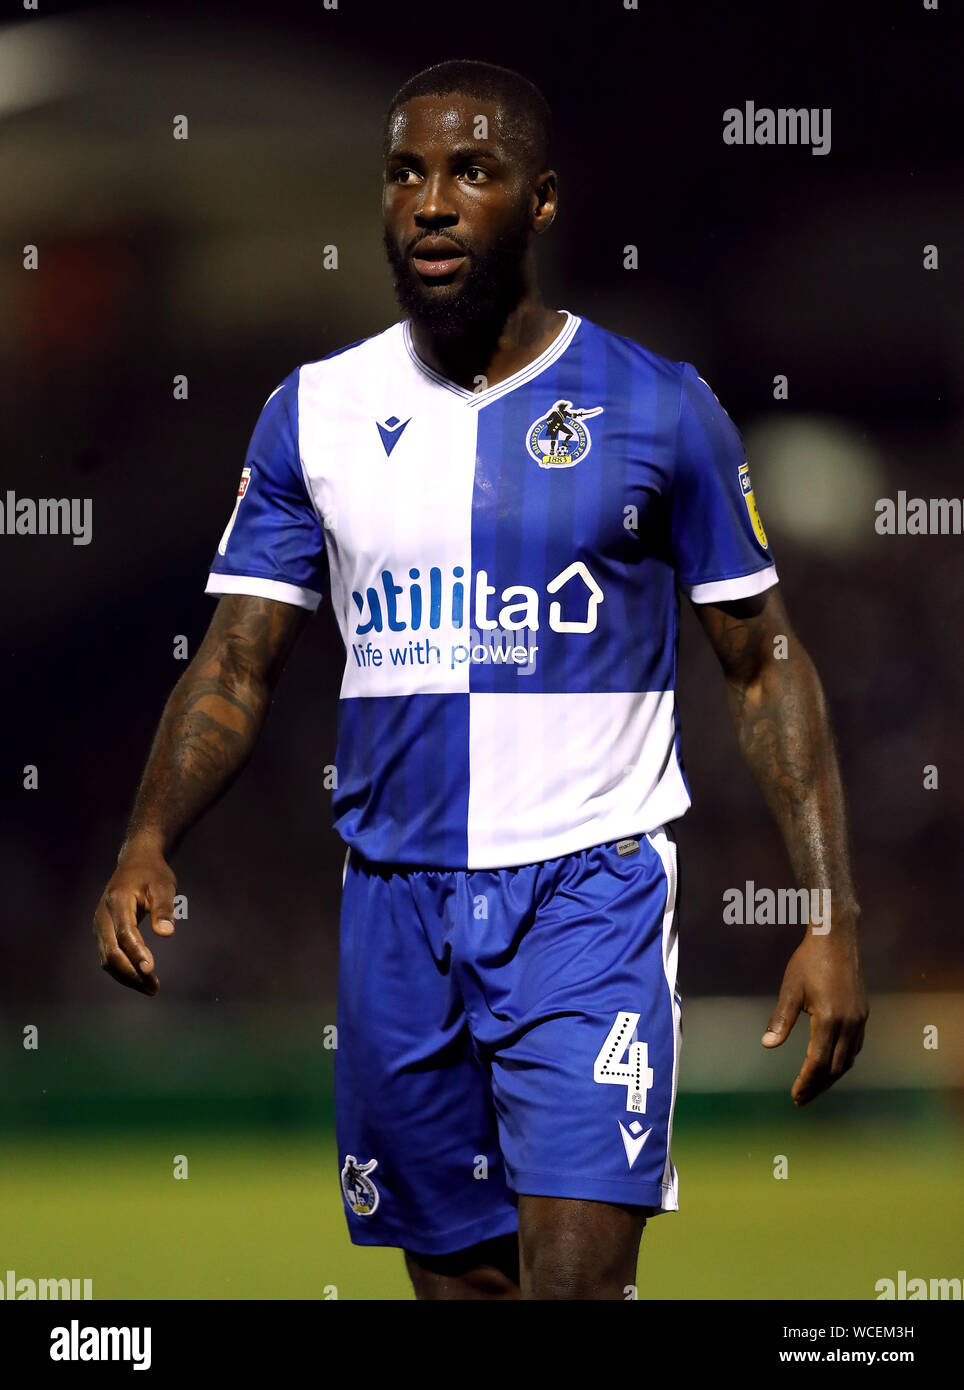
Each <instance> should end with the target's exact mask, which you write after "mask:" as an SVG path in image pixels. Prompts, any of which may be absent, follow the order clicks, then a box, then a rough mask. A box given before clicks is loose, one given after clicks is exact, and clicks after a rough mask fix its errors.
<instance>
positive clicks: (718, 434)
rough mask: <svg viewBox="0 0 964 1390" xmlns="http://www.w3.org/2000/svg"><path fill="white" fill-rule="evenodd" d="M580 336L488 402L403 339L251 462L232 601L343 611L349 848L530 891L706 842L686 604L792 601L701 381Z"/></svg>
mask: <svg viewBox="0 0 964 1390" xmlns="http://www.w3.org/2000/svg"><path fill="white" fill-rule="evenodd" d="M562 317H563V319H564V321H563V324H562V327H561V330H560V332H559V334H558V336H557V338H556V339H555V340H554V342H553V343H551V344H550V346H549V347H548V348H547V349H546V350H545V352H543V353H542V354H541V355H540V356H539V357H538V358H536V359H535V360H534V361H533V362H531V363H529V365H528V366H526V367H524V368H522V369H521V370H520V371H518V372H516V373H515V374H514V375H513V376H511V377H509V378H508V379H507V380H505V381H502V382H499V383H498V384H497V385H495V386H491V387H488V388H487V389H484V390H479V391H476V392H471V391H467V390H465V389H463V388H462V387H460V386H458V385H456V384H455V383H453V382H451V381H448V380H446V379H445V378H444V377H442V376H440V375H439V374H438V373H437V372H435V371H433V370H432V369H431V368H430V367H429V366H427V365H426V364H425V363H423V362H422V361H421V360H420V359H419V357H418V356H417V354H416V352H415V349H414V346H413V342H412V336H411V330H410V326H409V324H408V322H407V321H403V322H401V323H396V324H394V325H393V326H392V327H391V328H389V329H387V330H386V331H385V332H383V333H380V334H378V335H377V336H375V337H372V338H368V339H365V340H364V341H362V342H360V343H357V344H354V345H353V346H351V347H349V348H346V349H344V350H342V351H341V352H338V353H334V354H332V355H331V356H329V357H326V358H323V359H322V360H321V361H319V362H312V363H308V364H306V365H304V366H302V367H299V368H298V369H296V370H295V371H294V372H292V373H291V375H290V376H288V377H286V379H285V380H284V381H283V382H282V384H281V385H280V386H279V387H278V388H277V390H275V391H274V392H273V393H272V395H271V396H269V398H268V400H267V402H266V404H265V406H264V409H263V410H262V412H261V415H260V418H259V420H258V422H257V425H256V427H255V430H254V434H253V436H252V438H251V444H250V447H249V449H248V454H247V458H246V462H245V466H244V469H243V472H242V477H241V486H240V488H239V490H238V496H237V501H236V503H235V507H234V511H233V513H232V515H231V518H230V520H229V522H228V525H227V527H226V529H225V531H224V534H223V536H222V538H221V542H220V544H219V546H218V551H217V554H216V556H215V558H214V562H213V564H212V567H211V571H210V575H209V577H208V582H207V592H208V593H212V594H253V595H261V596H263V597H266V598H270V599H276V600H279V601H280V602H283V603H291V604H297V605H300V606H302V607H304V608H307V609H310V610H314V609H315V608H316V607H317V606H318V604H319V602H320V600H321V598H322V595H323V593H324V592H325V591H326V590H327V591H328V592H330V597H331V602H332V603H333V605H334V610H335V615H336V617H337V621H338V626H339V629H340V631H341V635H342V639H343V641H344V644H345V656H346V661H345V671H344V678H343V681H342V685H341V694H340V701H339V717H338V746H337V752H336V756H335V766H336V772H337V786H336V788H335V790H334V799H333V811H334V821H335V828H336V829H337V830H338V832H339V834H340V835H341V837H342V838H343V839H344V840H345V842H346V843H347V844H348V845H350V846H353V847H356V848H357V849H358V851H359V852H360V853H361V854H362V855H364V856H365V857H366V858H368V859H371V860H375V861H377V862H384V863H394V864H399V863H400V864H413V865H420V866H423V867H433V866H434V867H438V868H470V869H471V868H480V869H481V868H499V867H508V866H511V865H515V864H525V863H533V862H536V861H541V860H544V859H549V858H554V857H556V856H558V855H565V854H569V853H572V852H574V851H577V850H580V849H583V848H586V847H588V846H590V845H595V844H601V843H603V842H604V841H607V840H611V839H615V838H618V837H624V836H638V835H642V834H645V833H647V832H649V831H652V830H654V829H656V828H657V827H659V826H662V825H664V824H666V823H667V822H669V821H672V820H674V819H676V818H678V817H679V816H681V815H682V814H683V813H684V812H685V810H686V809H687V807H688V806H689V804H690V795H689V788H688V786H687V783H686V778H685V775H684V772H683V766H682V762H681V757H680V749H679V729H678V720H677V713H676V698H675V687H676V652H677V635H678V591H679V590H682V591H683V592H684V593H686V594H688V595H689V597H690V598H691V599H692V600H693V601H694V602H696V603H713V602H722V601H726V600H729V599H736V598H743V597H747V596H750V595H753V594H757V593H759V592H761V591H762V590H764V589H766V588H768V587H769V586H771V585H773V584H775V583H776V582H777V574H776V570H775V567H774V564H773V559H772V556H771V554H770V550H769V549H768V546H767V538H766V534H765V532H764V530H763V526H762V523H761V521H760V516H759V512H758V511H757V507H756V502H755V499H754V494H753V489H752V485H751V482H750V473H749V467H748V464H747V462H746V456H745V451H744V448H743V443H742V440H741V438H740V435H739V432H738V431H737V429H736V427H735V426H734V424H733V422H732V421H731V420H730V418H729V416H728V415H727V414H726V412H725V411H724V409H723V407H722V406H721V405H720V403H719V401H718V400H717V398H716V396H715V395H714V393H713V392H712V390H711V389H710V387H709V386H708V385H707V384H706V382H705V381H704V380H703V379H702V378H701V377H700V376H699V375H698V373H697V372H696V370H695V368H694V367H692V366H691V365H690V364H689V363H686V362H672V361H669V360H667V359H666V358H664V357H660V356H658V355H657V354H656V353H653V352H650V351H649V350H647V349H646V348H644V347H642V346H640V345H639V344H638V343H635V342H633V341H631V340H630V339H627V338H623V337H619V336H617V335H616V334H614V333H610V332H608V331H607V330H605V329H603V328H600V327H599V326H598V325H596V324H594V323H591V322H589V321H588V320H586V319H580V318H578V317H577V316H575V315H573V314H570V313H568V312H564V313H563V315H562Z"/></svg>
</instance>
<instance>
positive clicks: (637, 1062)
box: [592, 1013, 653, 1115]
mask: <svg viewBox="0 0 964 1390" xmlns="http://www.w3.org/2000/svg"><path fill="white" fill-rule="evenodd" d="M638 1022H639V1014H631V1013H619V1014H617V1015H616V1022H615V1023H614V1024H613V1026H612V1027H611V1028H610V1030H609V1036H608V1037H607V1039H606V1041H605V1042H604V1043H603V1045H602V1047H601V1048H600V1049H599V1055H598V1057H597V1058H596V1060H595V1062H594V1063H593V1069H592V1075H593V1080H594V1081H599V1082H601V1083H602V1084H603V1085H607V1086H625V1087H626V1109H627V1110H631V1111H632V1112H633V1113H634V1114H636V1115H645V1114H646V1093H647V1091H649V1090H650V1089H651V1088H652V1085H653V1069H652V1067H651V1066H650V1065H649V1044H648V1043H644V1042H629V1039H630V1038H631V1037H632V1036H633V1034H634V1033H635V1031H636V1025H637V1023H638ZM627 1043H628V1045H629V1060H628V1061H626V1062H623V1061H621V1060H620V1059H621V1057H622V1055H623V1053H624V1052H625V1051H626V1046H627Z"/></svg>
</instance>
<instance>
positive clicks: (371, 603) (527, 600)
mask: <svg viewBox="0 0 964 1390" xmlns="http://www.w3.org/2000/svg"><path fill="white" fill-rule="evenodd" d="M408 578H409V581H410V582H409V583H408V584H398V583H396V582H395V576H394V574H393V573H392V571H391V570H382V572H381V574H380V576H379V586H378V587H376V586H369V587H368V588H366V590H365V594H364V596H362V594H360V593H359V592H358V590H357V589H356V590H354V591H353V593H352V601H353V602H354V604H355V607H356V608H357V609H358V612H359V615H360V618H361V621H359V623H358V625H357V627H356V628H355V633H356V635H357V636H359V637H363V636H364V635H365V634H366V633H368V632H382V631H388V632H406V631H411V632H418V630H419V629H420V628H422V627H426V628H427V629H429V630H432V629H437V628H439V627H441V626H442V621H443V619H442V614H443V612H444V613H445V614H446V618H445V621H446V623H450V624H451V626H452V627H455V628H460V627H463V626H465V625H466V624H471V626H473V627H475V628H477V629H478V630H479V631H480V632H486V631H492V630H493V629H494V628H497V627H501V628H504V629H507V630H508V631H518V630H519V629H521V628H528V629H529V630H530V631H531V632H535V631H537V630H538V628H539V621H540V605H541V603H542V602H543V599H542V597H541V596H540V594H539V591H538V590H537V589H533V588H530V586H529V585H527V584H510V585H509V586H508V587H507V588H505V589H503V590H502V592H501V595H500V599H501V603H502V607H501V608H500V609H499V610H498V613H497V614H496V615H495V616H492V615H491V614H490V612H489V605H490V603H491V600H492V596H493V595H494V594H495V592H496V587H495V585H494V584H490V583H489V576H488V574H487V572H486V571H485V570H479V571H478V572H477V573H476V576H475V583H474V586H472V591H471V593H470V594H468V595H467V594H466V589H467V587H469V586H468V585H467V584H466V583H465V582H464V581H465V568H464V566H462V565H455V566H454V568H453V569H452V573H451V575H450V576H446V575H444V574H443V572H442V570H441V569H440V568H439V567H438V566H437V565H433V566H432V567H431V569H430V570H429V572H428V581H427V583H426V582H425V581H424V580H423V578H422V573H421V571H420V570H418V569H410V570H409V572H408ZM566 585H571V586H572V587H571V588H570V589H569V591H568V593H567V595H566V598H567V605H571V609H573V610H574V609H577V608H578V610H579V612H580V616H578V617H572V616H570V617H568V618H564V617H563V615H562V603H561V602H560V601H559V599H553V601H552V602H551V603H550V604H549V627H550V628H551V629H552V631H553V632H594V631H595V630H596V610H597V608H598V607H599V605H600V603H602V601H603V597H604V595H603V591H602V589H601V588H600V586H599V585H598V584H597V583H596V581H595V579H594V578H593V577H592V575H591V574H590V572H589V570H588V569H587V568H586V566H585V565H584V564H583V562H582V560H575V561H574V562H573V563H572V564H571V565H567V566H566V568H565V569H564V570H560V572H559V573H558V574H556V575H554V576H553V577H552V579H550V580H549V582H548V583H547V584H546V593H547V594H557V593H559V592H560V591H561V590H562V589H563V588H564V587H565V586H566ZM467 609H471V613H468V612H467V611H466V610H467ZM366 612H367V616H366Z"/></svg>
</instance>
